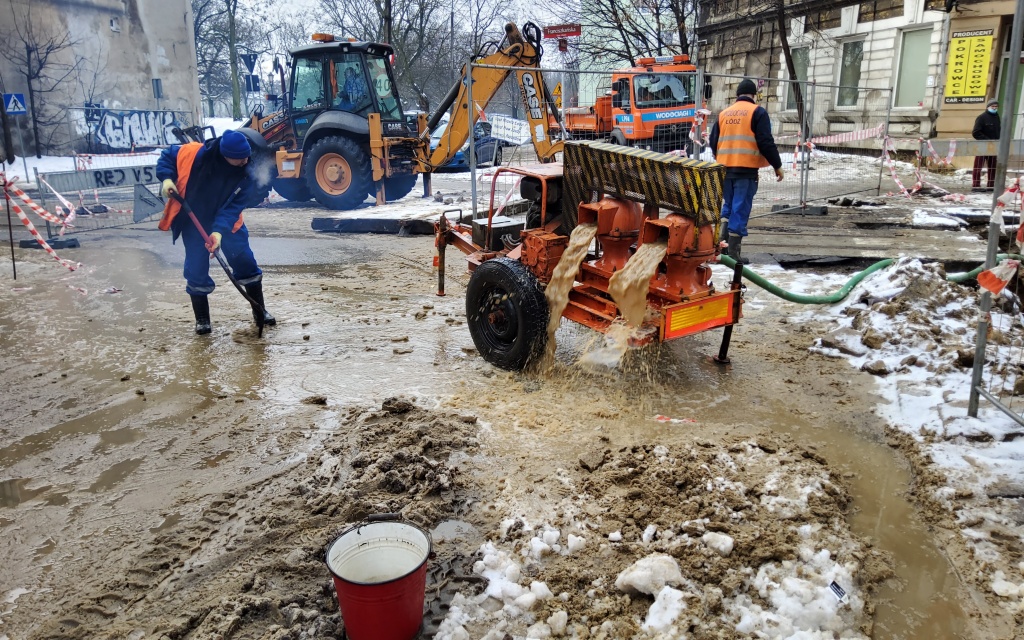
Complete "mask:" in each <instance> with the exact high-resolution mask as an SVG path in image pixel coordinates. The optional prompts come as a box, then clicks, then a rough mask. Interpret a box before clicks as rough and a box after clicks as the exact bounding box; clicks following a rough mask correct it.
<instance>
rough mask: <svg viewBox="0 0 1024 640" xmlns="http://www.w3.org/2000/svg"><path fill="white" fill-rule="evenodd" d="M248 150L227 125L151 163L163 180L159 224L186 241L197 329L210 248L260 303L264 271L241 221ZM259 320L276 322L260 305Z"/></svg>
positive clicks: (206, 317) (205, 323)
mask: <svg viewBox="0 0 1024 640" xmlns="http://www.w3.org/2000/svg"><path fill="white" fill-rule="evenodd" d="M251 153H252V150H251V148H250V146H249V140H248V139H247V138H246V137H245V136H244V135H243V134H241V133H239V132H237V131H228V132H226V133H224V135H223V136H221V137H219V138H214V139H213V140H207V141H206V142H205V143H204V142H189V143H187V144H183V145H180V146H179V145H173V146H170V147H168V148H167V149H164V151H163V152H161V154H160V158H159V159H158V160H157V163H156V177H157V179H159V180H161V181H162V185H161V189H160V193H161V195H163V197H164V198H165V199H166V200H167V204H166V205H164V215H163V218H162V219H161V220H160V224H159V225H158V227H159V228H160V229H161V230H162V231H171V232H172V239H171V241H172V242H174V241H176V240H177V239H178V236H181V241H182V244H184V245H185V292H186V293H188V295H189V296H190V297H191V299H192V311H193V312H194V313H195V317H196V333H197V334H199V335H203V334H206V333H210V331H211V326H210V302H209V300H208V298H207V296H209V295H210V294H211V293H213V289H214V287H215V284H214V282H213V278H211V277H210V254H212V253H213V252H214V251H216V250H217V248H218V247H220V248H222V249H223V251H224V256H225V257H226V258H227V261H228V264H230V265H231V268H232V270H233V271H234V274H235V277H236V279H237V280H238V281H239V283H241V284H242V285H244V286H245V291H246V293H248V294H249V297H251V298H252V299H253V300H255V301H256V302H258V303H259V304H260V306H261V307H262V306H263V271H261V270H260V268H259V266H258V265H257V264H256V258H255V257H254V256H253V254H252V250H251V249H250V248H249V230H248V229H246V227H245V224H244V223H243V222H242V209H244V208H245V206H246V203H247V202H249V199H250V198H251V194H252V189H253V188H254V187H253V182H254V181H253V178H252V176H251V175H250V172H249V166H248V164H249V156H250V155H251ZM172 193H176V194H179V195H180V196H181V197H182V198H185V199H187V201H188V204H189V206H190V207H191V208H192V211H193V212H194V213H195V215H196V218H197V219H198V220H199V223H200V224H201V225H202V226H203V229H204V230H205V231H206V232H207V234H208V235H209V236H210V240H209V242H208V243H207V242H205V241H204V240H203V236H202V234H200V233H199V230H198V229H197V228H196V226H195V224H193V222H192V220H191V219H190V218H189V216H188V215H187V214H186V213H184V212H182V211H181V205H180V204H178V202H177V200H174V199H173V198H171V197H170V194H172ZM253 313H254V314H255V313H256V311H253ZM253 319H254V320H255V319H256V318H255V317H254V318H253ZM263 320H264V324H267V325H274V324H276V323H277V321H276V320H275V319H274V317H273V316H272V315H270V314H269V313H267V311H266V310H265V308H264V310H263Z"/></svg>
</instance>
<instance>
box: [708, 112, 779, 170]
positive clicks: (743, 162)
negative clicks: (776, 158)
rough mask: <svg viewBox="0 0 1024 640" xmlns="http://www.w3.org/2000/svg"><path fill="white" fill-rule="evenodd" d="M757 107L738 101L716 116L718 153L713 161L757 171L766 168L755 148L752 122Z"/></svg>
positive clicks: (765, 162) (766, 161) (766, 162)
mask: <svg viewBox="0 0 1024 640" xmlns="http://www.w3.org/2000/svg"><path fill="white" fill-rule="evenodd" d="M755 109H757V105H756V104H753V103H751V102H747V101H745V100H739V101H737V102H736V103H735V104H733V105H732V106H730V107H729V108H728V109H726V110H725V111H723V112H721V113H720V114H718V153H717V154H716V155H715V159H716V160H717V161H718V162H719V163H721V164H724V165H725V166H727V167H744V168H747V169H759V168H761V167H767V166H768V160H766V159H765V157H764V156H763V155H761V152H760V151H759V150H758V148H757V138H755V137H754V131H753V127H752V126H751V125H752V122H753V119H754V110H755Z"/></svg>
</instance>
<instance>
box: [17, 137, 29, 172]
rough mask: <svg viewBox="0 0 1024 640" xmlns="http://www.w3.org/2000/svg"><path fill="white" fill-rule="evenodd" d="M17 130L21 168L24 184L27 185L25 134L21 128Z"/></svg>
mask: <svg viewBox="0 0 1024 640" xmlns="http://www.w3.org/2000/svg"><path fill="white" fill-rule="evenodd" d="M17 129H18V143H19V144H20V145H21V167H22V168H23V169H24V170H25V182H26V183H27V182H28V160H26V159H25V158H26V156H28V149H26V148H25V132H24V131H22V130H21V127H17Z"/></svg>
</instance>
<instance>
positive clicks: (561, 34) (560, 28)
mask: <svg viewBox="0 0 1024 640" xmlns="http://www.w3.org/2000/svg"><path fill="white" fill-rule="evenodd" d="M580 35H583V30H582V29H581V28H580V25H579V23H578V22H574V23H571V24H556V25H552V26H550V27H544V38H545V39H547V40H554V39H557V38H574V37H577V36H580Z"/></svg>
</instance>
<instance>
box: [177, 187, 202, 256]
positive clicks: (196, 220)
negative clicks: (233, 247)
mask: <svg viewBox="0 0 1024 640" xmlns="http://www.w3.org/2000/svg"><path fill="white" fill-rule="evenodd" d="M170 195H171V197H172V198H174V199H175V200H176V201H177V202H178V204H179V205H181V210H182V211H184V212H185V213H187V214H188V217H189V218H190V219H191V220H192V224H194V225H196V229H198V230H199V235H201V236H203V242H205V243H209V242H210V234H208V233H206V229H204V228H203V225H201V224H199V218H197V217H196V214H195V213H194V212H193V211H192V207H190V206H188V203H187V202H185V198H182V197H181V196H180V195H178V194H177V193H176V192H174V191H172V192H171V194H170ZM211 253H212V252H211Z"/></svg>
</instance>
